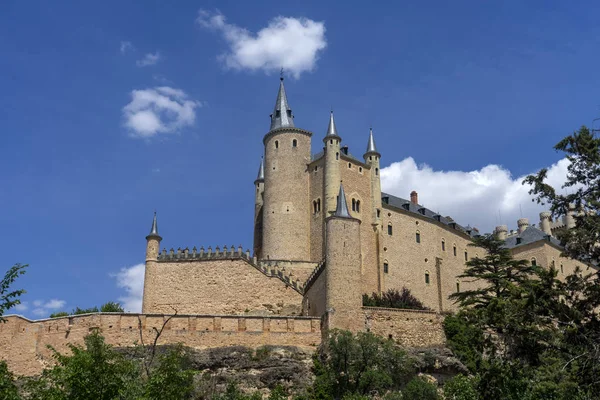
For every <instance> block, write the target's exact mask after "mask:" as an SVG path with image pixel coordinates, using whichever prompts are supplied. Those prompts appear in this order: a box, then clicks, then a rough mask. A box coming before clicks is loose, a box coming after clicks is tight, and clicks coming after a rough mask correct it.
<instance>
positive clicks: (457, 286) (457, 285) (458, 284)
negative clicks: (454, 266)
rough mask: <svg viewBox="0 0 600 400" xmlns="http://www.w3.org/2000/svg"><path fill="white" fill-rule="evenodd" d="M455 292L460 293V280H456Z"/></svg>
mask: <svg viewBox="0 0 600 400" xmlns="http://www.w3.org/2000/svg"><path fill="white" fill-rule="evenodd" d="M456 293H460V281H459V280H458V279H457V280H456Z"/></svg>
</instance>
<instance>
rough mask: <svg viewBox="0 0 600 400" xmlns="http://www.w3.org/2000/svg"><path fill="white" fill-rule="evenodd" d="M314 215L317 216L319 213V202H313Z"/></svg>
mask: <svg viewBox="0 0 600 400" xmlns="http://www.w3.org/2000/svg"><path fill="white" fill-rule="evenodd" d="M313 213H314V214H316V213H317V201H316V200H315V201H313Z"/></svg>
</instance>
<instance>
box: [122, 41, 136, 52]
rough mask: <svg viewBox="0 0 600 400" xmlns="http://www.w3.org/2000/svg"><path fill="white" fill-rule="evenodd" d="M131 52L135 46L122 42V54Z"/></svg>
mask: <svg viewBox="0 0 600 400" xmlns="http://www.w3.org/2000/svg"><path fill="white" fill-rule="evenodd" d="M129 50H133V45H132V44H131V42H128V41H122V42H121V54H125V53H127V51H129Z"/></svg>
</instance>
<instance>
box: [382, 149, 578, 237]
mask: <svg viewBox="0 0 600 400" xmlns="http://www.w3.org/2000/svg"><path fill="white" fill-rule="evenodd" d="M568 165H569V161H568V160H567V159H562V160H560V161H558V162H557V163H556V164H553V165H552V166H551V167H550V168H548V183H549V184H551V185H552V186H553V187H555V188H560V187H561V186H562V184H563V183H564V182H565V180H566V175H567V167H568ZM532 172H535V171H532ZM523 178H524V177H523V176H521V177H516V178H513V176H512V175H511V173H510V171H508V170H506V169H505V168H503V167H502V166H499V165H494V164H491V165H487V166H485V167H483V168H481V169H479V170H475V171H434V170H433V169H432V168H431V167H429V166H428V165H425V164H423V165H417V164H416V163H415V160H414V159H413V158H411V157H409V158H406V159H404V160H402V161H400V162H395V163H393V164H391V165H390V166H389V167H386V168H383V169H382V170H381V185H382V190H383V191H385V192H386V193H389V194H392V195H395V196H398V197H402V198H405V199H408V198H410V192H411V191H413V190H416V191H417V192H418V194H419V203H420V204H423V206H425V207H427V208H429V209H431V210H432V211H435V212H439V213H440V214H442V215H443V216H446V215H449V216H451V217H452V218H453V219H454V220H455V221H456V222H458V223H459V224H461V225H468V224H470V225H471V226H475V227H477V228H479V230H480V232H482V233H484V232H491V231H493V229H494V227H495V226H497V225H501V224H506V225H508V227H509V229H516V225H517V219H519V218H521V216H523V217H526V218H529V222H530V223H531V224H534V223H535V224H538V223H539V213H540V212H541V211H544V210H545V209H546V208H545V207H547V206H542V205H539V204H537V203H534V202H532V201H531V199H532V197H531V195H529V193H528V192H529V186H528V185H522V181H523Z"/></svg>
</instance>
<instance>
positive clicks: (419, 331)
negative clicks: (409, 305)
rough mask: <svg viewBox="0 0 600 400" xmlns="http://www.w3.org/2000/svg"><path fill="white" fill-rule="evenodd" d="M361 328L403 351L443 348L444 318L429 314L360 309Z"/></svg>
mask: <svg viewBox="0 0 600 400" xmlns="http://www.w3.org/2000/svg"><path fill="white" fill-rule="evenodd" d="M363 312H364V315H365V328H366V329H368V330H369V331H370V332H373V333H374V334H376V335H380V336H383V337H388V338H391V339H394V340H396V341H397V342H398V343H399V344H400V345H402V346H405V347H438V346H445V344H446V336H445V335H444V328H443V326H442V323H443V322H444V316H443V315H441V314H439V313H436V312H433V311H420V310H401V309H395V308H378V307H363Z"/></svg>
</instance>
